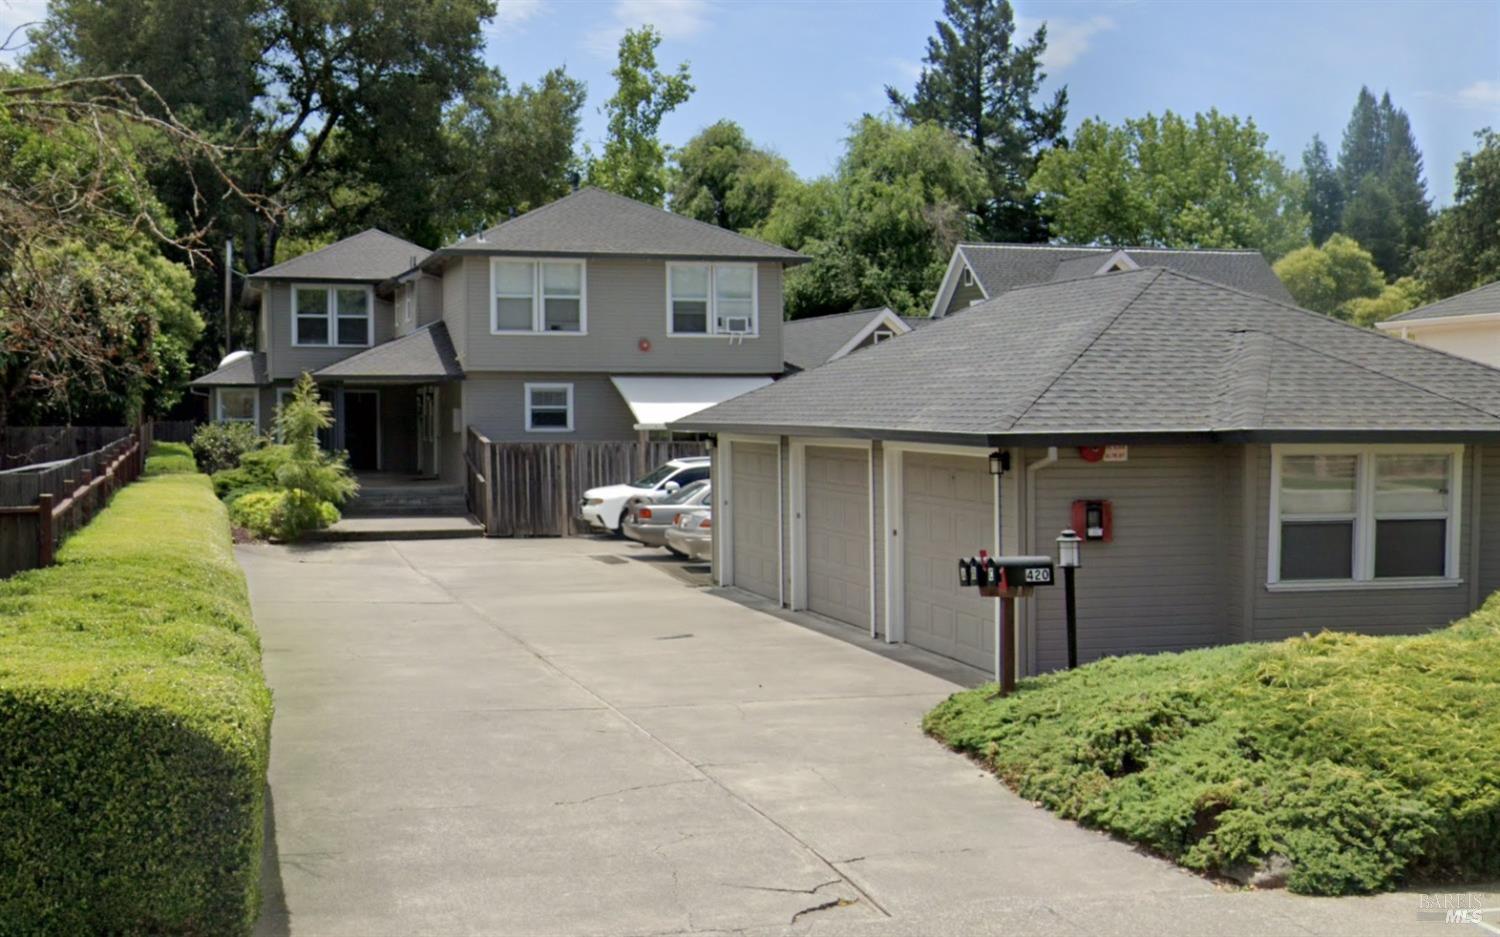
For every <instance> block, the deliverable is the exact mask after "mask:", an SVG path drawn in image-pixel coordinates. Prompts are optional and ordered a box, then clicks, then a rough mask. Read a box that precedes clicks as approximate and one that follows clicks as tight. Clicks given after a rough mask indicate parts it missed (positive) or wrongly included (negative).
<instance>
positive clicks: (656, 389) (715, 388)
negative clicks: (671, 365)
mask: <svg viewBox="0 0 1500 937" xmlns="http://www.w3.org/2000/svg"><path fill="white" fill-rule="evenodd" d="M610 381H612V382H613V383H614V385H615V390H617V391H619V392H620V396H621V397H624V398H625V403H626V405H627V406H629V407H630V412H631V413H632V414H633V415H634V416H635V428H636V429H641V430H647V429H666V428H667V424H668V423H670V422H672V421H673V420H680V419H682V418H683V417H685V416H690V415H691V414H694V413H697V412H698V411H699V410H705V409H707V408H709V407H711V406H713V405H714V404H716V403H723V402H724V401H726V400H728V399H730V398H731V397H738V396H739V395H740V394H748V393H749V392H750V391H752V390H755V389H756V388H759V387H765V386H766V385H767V384H769V383H771V379H770V378H769V377H612V378H610Z"/></svg>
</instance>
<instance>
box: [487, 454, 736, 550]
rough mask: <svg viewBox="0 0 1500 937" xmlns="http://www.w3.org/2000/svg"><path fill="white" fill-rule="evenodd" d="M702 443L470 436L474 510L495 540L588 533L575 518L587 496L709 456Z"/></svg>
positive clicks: (488, 533)
mask: <svg viewBox="0 0 1500 937" xmlns="http://www.w3.org/2000/svg"><path fill="white" fill-rule="evenodd" d="M707 454H708V445H707V444H706V443H701V442H647V443H640V442H559V443H533V442H521V443H513V442H498V443H497V442H491V441H490V440H488V439H486V438H485V437H484V436H481V435H480V434H479V433H477V432H475V431H474V430H473V429H470V430H469V431H468V433H467V434H466V435H465V438H464V461H465V462H466V463H467V471H466V472H465V484H464V488H465V493H466V497H467V498H468V503H469V510H470V512H472V513H473V514H474V516H475V517H476V518H478V519H479V522H480V523H481V524H483V525H484V532H485V535H486V536H489V537H566V536H571V535H573V534H577V533H582V532H584V527H583V525H581V524H579V523H578V521H577V520H576V518H575V515H576V514H577V513H578V502H579V499H580V498H582V497H583V493H584V492H585V491H587V490H588V489H590V488H597V487H598V486H600V485H617V484H620V483H621V482H628V481H630V480H631V479H633V478H637V477H639V476H640V474H641V471H642V470H641V466H643V465H644V466H647V467H648V468H652V467H655V466H657V465H660V464H661V463H663V462H665V461H667V460H668V459H675V458H680V457H682V456H695V455H707Z"/></svg>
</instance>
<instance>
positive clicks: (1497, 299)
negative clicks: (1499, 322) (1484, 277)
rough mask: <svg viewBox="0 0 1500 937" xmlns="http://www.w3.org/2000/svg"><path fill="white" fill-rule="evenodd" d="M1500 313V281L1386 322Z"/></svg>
mask: <svg viewBox="0 0 1500 937" xmlns="http://www.w3.org/2000/svg"><path fill="white" fill-rule="evenodd" d="M1497 313H1500V280H1496V281H1495V282H1494V283H1486V284H1485V285H1484V286H1481V287H1477V288H1475V289H1472V290H1469V291H1468V292H1467V293H1459V294H1458V295H1457V296H1449V297H1448V298H1447V299H1442V300H1438V301H1437V302H1435V303H1431V304H1429V305H1426V306H1419V307H1418V308H1416V309H1413V310H1411V311H1410V312H1403V313H1401V315H1399V316H1391V317H1390V318H1389V319H1386V320H1385V321H1386V322H1402V321H1410V320H1412V319H1450V318H1458V317H1461V316H1484V315H1496V314H1497Z"/></svg>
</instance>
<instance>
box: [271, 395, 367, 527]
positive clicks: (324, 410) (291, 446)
mask: <svg viewBox="0 0 1500 937" xmlns="http://www.w3.org/2000/svg"><path fill="white" fill-rule="evenodd" d="M332 425H333V408H332V407H330V406H329V405H328V403H327V401H324V400H321V399H319V397H318V387H317V385H316V384H314V383H313V379H312V375H310V374H308V373H307V372H305V371H304V372H303V374H302V376H301V377H300V378H298V379H297V384H296V386H295V387H294V388H293V389H292V397H291V399H290V400H288V401H287V402H286V403H285V404H283V405H282V407H281V409H280V410H279V411H278V412H277V414H276V429H277V431H278V432H279V433H280V434H281V438H282V439H284V440H286V446H287V448H288V450H289V452H288V454H287V459H286V462H285V463H284V464H282V465H281V466H280V467H279V468H278V469H277V470H276V482H277V484H279V485H280V486H281V487H282V488H284V489H286V495H285V499H284V501H283V502H282V505H281V508H280V514H279V517H277V519H276V526H277V528H278V529H279V530H278V533H279V536H280V537H281V539H284V540H295V539H297V538H298V537H300V536H301V535H302V534H304V533H306V532H307V531H309V530H316V529H317V528H319V527H322V526H324V525H325V524H326V523H327V522H328V521H329V518H330V513H331V516H332V517H333V518H334V519H336V518H337V516H338V511H337V510H336V508H337V506H338V505H340V504H343V503H344V502H345V501H346V500H348V499H349V498H350V497H351V496H353V495H354V493H355V492H357V491H358V490H359V483H358V482H356V481H355V480H354V476H353V475H352V474H351V473H350V471H349V467H348V465H347V464H345V462H344V457H343V455H342V454H340V455H332V456H331V455H328V454H327V453H324V452H323V451H321V450H320V449H319V448H318V431H319V430H324V429H327V428H328V427H330V426H332ZM330 508H334V510H333V511H332V512H330V510H329V509H330Z"/></svg>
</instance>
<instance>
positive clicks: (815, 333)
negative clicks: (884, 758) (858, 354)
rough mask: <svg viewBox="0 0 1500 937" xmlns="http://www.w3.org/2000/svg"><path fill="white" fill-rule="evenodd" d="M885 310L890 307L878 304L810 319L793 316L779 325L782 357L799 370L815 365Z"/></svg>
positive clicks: (832, 354)
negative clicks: (877, 306)
mask: <svg viewBox="0 0 1500 937" xmlns="http://www.w3.org/2000/svg"><path fill="white" fill-rule="evenodd" d="M887 312H890V310H889V309H887V308H886V307H885V306H881V307H880V308H878V309H856V310H855V311H853V312H840V313H835V314H834V315H831V316H816V317H814V318H811V319H793V320H791V321H790V322H787V323H786V324H785V325H783V326H782V327H781V328H782V333H781V341H782V345H783V346H784V347H785V351H784V352H783V353H782V357H784V358H785V359H786V363H787V364H789V365H791V366H792V367H794V368H798V369H799V370H802V371H806V370H807V369H808V368H816V367H817V366H818V365H820V364H823V363H825V362H826V361H828V359H829V358H832V357H833V356H834V353H835V352H837V351H838V350H839V349H840V348H843V347H844V346H845V345H847V344H848V343H849V340H850V339H852V338H853V337H854V336H855V335H856V334H857V333H858V332H859V330H860V329H862V328H864V327H865V326H867V325H869V324H870V322H871V320H873V319H875V318H877V317H878V316H880V315H881V314H883V313H887Z"/></svg>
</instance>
